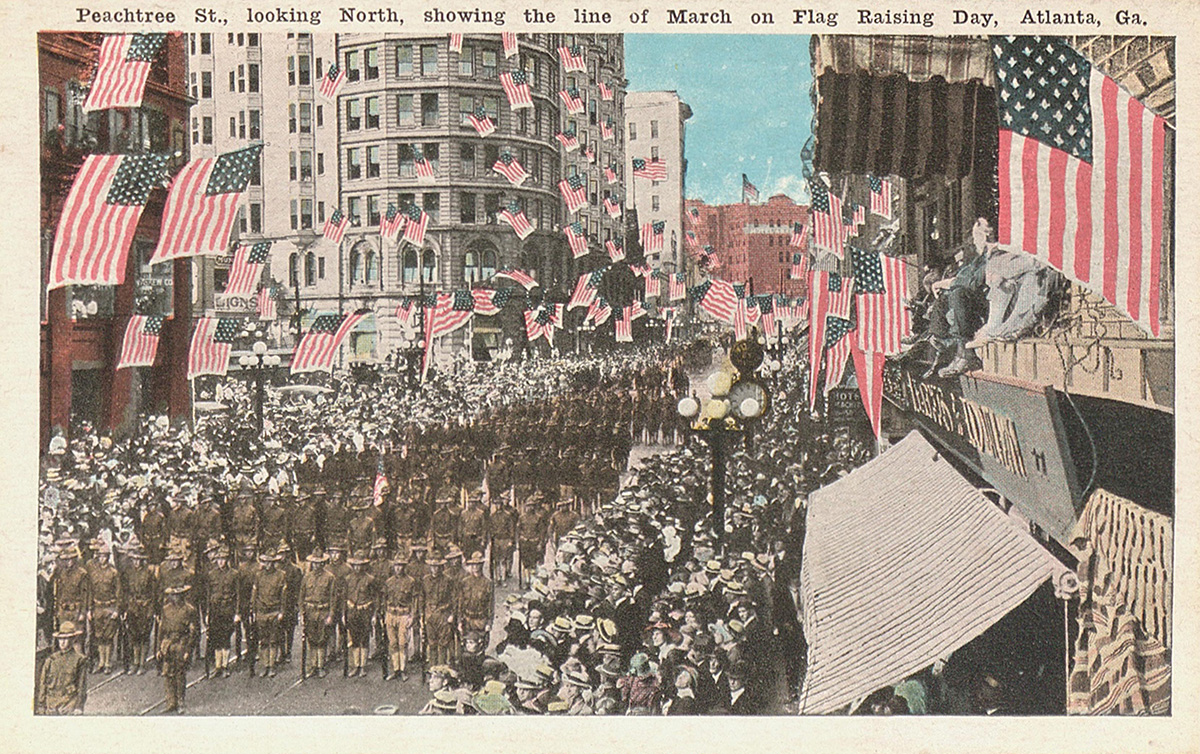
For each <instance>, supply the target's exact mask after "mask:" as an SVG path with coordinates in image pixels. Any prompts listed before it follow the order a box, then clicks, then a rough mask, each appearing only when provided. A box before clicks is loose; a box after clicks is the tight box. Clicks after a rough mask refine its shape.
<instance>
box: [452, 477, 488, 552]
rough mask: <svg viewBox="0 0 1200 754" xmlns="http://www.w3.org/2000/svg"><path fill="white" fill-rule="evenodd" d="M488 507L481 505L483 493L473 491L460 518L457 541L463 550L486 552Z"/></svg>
mask: <svg viewBox="0 0 1200 754" xmlns="http://www.w3.org/2000/svg"><path fill="white" fill-rule="evenodd" d="M488 519H489V516H488V509H487V508H486V507H484V505H483V493H482V492H473V493H471V495H470V496H469V497H468V498H467V507H466V508H465V509H464V510H463V512H462V517H461V519H460V527H459V530H460V535H459V536H460V538H461V540H462V541H460V542H459V543H458V545H459V547H461V548H462V550H463V552H476V551H478V552H486V551H487V546H488V533H489V532H488V529H489V527H488V523H489V521H488Z"/></svg>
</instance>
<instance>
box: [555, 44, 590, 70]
mask: <svg viewBox="0 0 1200 754" xmlns="http://www.w3.org/2000/svg"><path fill="white" fill-rule="evenodd" d="M558 57H559V59H560V60H562V64H563V70H564V71H566V72H567V73H573V72H578V73H587V61H586V60H584V58H583V48H582V47H580V46H579V45H571V46H570V47H565V46H564V47H559V48H558Z"/></svg>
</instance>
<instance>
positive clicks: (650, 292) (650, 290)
mask: <svg viewBox="0 0 1200 754" xmlns="http://www.w3.org/2000/svg"><path fill="white" fill-rule="evenodd" d="M661 295H662V281H661V280H659V279H658V273H657V272H650V273H649V274H647V275H646V298H658V297H659V296H661Z"/></svg>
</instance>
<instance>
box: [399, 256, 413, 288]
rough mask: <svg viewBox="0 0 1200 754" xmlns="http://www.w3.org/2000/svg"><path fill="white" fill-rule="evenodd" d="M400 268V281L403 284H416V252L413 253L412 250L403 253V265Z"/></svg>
mask: <svg viewBox="0 0 1200 754" xmlns="http://www.w3.org/2000/svg"><path fill="white" fill-rule="evenodd" d="M401 267H402V269H403V271H402V273H401V275H402V279H403V281H404V283H405V284H407V283H415V282H417V252H416V251H414V250H412V249H408V250H407V251H405V252H404V258H403V264H402V265H401Z"/></svg>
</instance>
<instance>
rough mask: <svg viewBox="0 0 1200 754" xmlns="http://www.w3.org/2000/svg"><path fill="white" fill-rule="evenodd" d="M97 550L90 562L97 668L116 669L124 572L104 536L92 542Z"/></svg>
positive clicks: (93, 639)
mask: <svg viewBox="0 0 1200 754" xmlns="http://www.w3.org/2000/svg"><path fill="white" fill-rule="evenodd" d="M92 552H93V553H95V554H94V555H93V557H92V559H91V561H89V562H88V566H89V568H88V578H89V579H90V580H91V584H92V644H93V646H95V648H96V654H97V655H98V658H97V659H98V663H97V668H96V669H97V670H98V671H99V672H101V673H105V674H107V673H112V671H113V656H114V655H115V654H116V652H117V634H118V633H119V632H120V627H121V605H122V599H121V598H122V594H121V574H119V573H117V569H116V566H114V565H113V564H112V559H111V557H110V556H111V550H110V548H109V546H108V543H107V542H105V541H104V540H102V539H96V540H93V542H92Z"/></svg>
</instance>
